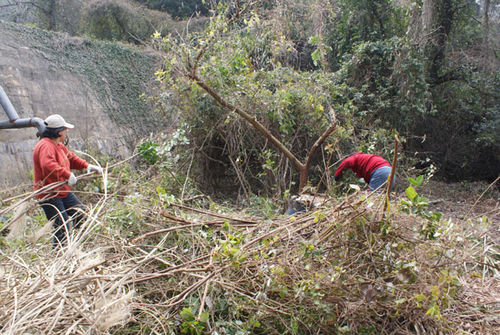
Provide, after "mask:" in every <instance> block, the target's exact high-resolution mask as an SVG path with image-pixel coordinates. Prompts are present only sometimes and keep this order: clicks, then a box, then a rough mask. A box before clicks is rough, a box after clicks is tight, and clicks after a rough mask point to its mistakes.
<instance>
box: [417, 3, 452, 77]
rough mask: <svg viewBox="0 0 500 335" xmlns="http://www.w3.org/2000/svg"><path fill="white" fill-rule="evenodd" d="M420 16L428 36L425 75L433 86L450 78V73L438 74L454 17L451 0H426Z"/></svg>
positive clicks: (441, 66)
mask: <svg viewBox="0 0 500 335" xmlns="http://www.w3.org/2000/svg"><path fill="white" fill-rule="evenodd" d="M422 16H423V19H424V32H426V33H427V35H428V36H429V39H428V41H427V43H426V46H425V51H426V54H427V55H428V58H427V60H428V63H427V75H428V80H429V83H430V84H431V85H433V86H435V85H437V84H439V83H442V82H443V81H445V80H449V79H450V78H452V76H450V74H445V75H441V74H440V72H441V69H442V68H443V65H444V61H445V51H446V42H447V40H448V36H449V34H450V32H451V28H452V23H453V18H454V12H453V6H452V0H426V1H425V3H424V10H423V13H422Z"/></svg>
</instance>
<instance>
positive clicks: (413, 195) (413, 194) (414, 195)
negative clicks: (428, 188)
mask: <svg viewBox="0 0 500 335" xmlns="http://www.w3.org/2000/svg"><path fill="white" fill-rule="evenodd" d="M405 193H406V196H407V197H408V199H410V200H411V201H415V199H416V198H417V197H418V193H417V191H415V189H414V188H413V187H411V186H408V187H407V188H406V191H405Z"/></svg>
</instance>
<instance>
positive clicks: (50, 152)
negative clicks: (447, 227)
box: [33, 114, 102, 247]
mask: <svg viewBox="0 0 500 335" xmlns="http://www.w3.org/2000/svg"><path fill="white" fill-rule="evenodd" d="M45 126H46V130H45V131H44V132H43V134H42V136H41V140H40V141H39V142H38V143H37V145H36V146H35V149H34V151H33V165H34V185H33V186H34V187H33V188H34V190H38V189H40V188H42V187H44V186H46V185H49V184H52V183H58V182H66V181H67V183H64V184H62V185H60V186H58V187H56V188H52V189H50V190H47V191H43V192H40V193H39V194H37V196H36V197H37V198H38V199H41V200H42V201H41V205H42V208H43V211H44V212H45V216H47V219H48V220H52V219H53V220H54V223H53V226H54V239H53V244H54V247H56V246H58V245H62V244H64V242H65V240H66V236H67V234H68V233H69V230H70V220H69V218H70V217H74V226H75V227H76V226H77V225H78V223H79V221H80V220H81V219H82V216H81V213H82V211H81V208H82V207H83V205H82V203H81V202H80V200H79V199H78V198H77V197H76V196H75V195H74V194H73V192H71V189H72V188H71V186H73V185H75V184H76V181H77V179H76V176H75V175H74V174H73V173H72V172H71V169H75V170H82V169H85V168H87V170H88V172H91V171H96V172H99V173H101V172H102V169H101V168H100V167H99V166H97V165H91V164H88V163H87V162H86V161H85V160H83V159H81V158H79V157H78V156H76V155H75V154H74V153H72V152H71V151H69V150H68V148H66V146H65V145H64V144H63V143H64V141H65V140H66V134H67V132H68V129H72V128H74V126H73V125H72V124H70V123H67V122H66V121H64V119H63V117H62V116H60V115H58V114H54V115H51V116H49V117H47V118H46V119H45ZM79 208H80V210H79Z"/></svg>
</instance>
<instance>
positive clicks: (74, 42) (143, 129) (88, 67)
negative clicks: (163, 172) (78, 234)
mask: <svg viewBox="0 0 500 335" xmlns="http://www.w3.org/2000/svg"><path fill="white" fill-rule="evenodd" d="M2 25H4V26H5V28H6V29H8V30H10V31H12V32H13V33H15V34H16V37H17V38H18V39H20V40H22V43H23V44H24V45H26V46H28V47H29V48H31V49H33V50H37V51H38V52H40V53H41V54H43V57H44V58H46V59H47V63H48V64H49V66H50V67H51V69H52V70H54V71H60V70H64V71H69V72H71V73H73V74H75V75H77V76H78V77H80V78H81V79H82V81H83V82H84V83H85V86H88V87H89V89H90V90H91V91H92V92H93V93H94V94H95V96H96V97H98V99H99V102H100V104H101V105H102V106H103V108H104V111H105V112H106V113H108V115H109V116H110V118H111V119H112V120H113V121H114V122H115V123H116V125H118V126H121V127H122V128H123V129H124V131H125V134H124V135H125V138H126V139H127V142H128V143H129V144H130V145H133V144H134V143H135V142H136V140H137V139H138V138H140V137H142V136H144V135H146V134H149V133H150V132H152V131H154V130H155V129H159V128H161V127H162V126H163V122H164V121H162V120H158V118H157V117H156V115H155V114H154V111H153V108H152V107H151V106H149V105H148V104H147V102H146V100H145V99H144V98H142V95H143V94H144V93H145V94H146V95H147V94H148V92H150V90H152V89H154V85H155V82H154V72H155V69H156V68H157V65H156V64H157V61H158V60H159V59H157V58H156V57H155V56H153V55H151V54H149V55H148V54H145V53H143V52H141V51H140V50H139V49H137V48H135V47H131V46H126V45H123V44H119V43H114V42H103V41H96V40H90V39H82V38H74V37H69V36H67V35H65V34H59V33H53V32H48V31H45V30H40V29H37V28H34V27H30V26H23V25H17V24H13V23H7V22H3V23H2ZM83 94H86V93H85V92H82V95H83Z"/></svg>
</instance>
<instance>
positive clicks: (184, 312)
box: [181, 307, 194, 321]
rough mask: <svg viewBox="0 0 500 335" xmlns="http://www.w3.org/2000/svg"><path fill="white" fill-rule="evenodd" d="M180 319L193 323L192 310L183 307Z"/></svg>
mask: <svg viewBox="0 0 500 335" xmlns="http://www.w3.org/2000/svg"><path fill="white" fill-rule="evenodd" d="M181 318H183V319H184V320H186V321H193V320H194V314H193V310H192V309H191V307H185V308H184V309H183V310H182V311H181Z"/></svg>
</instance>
